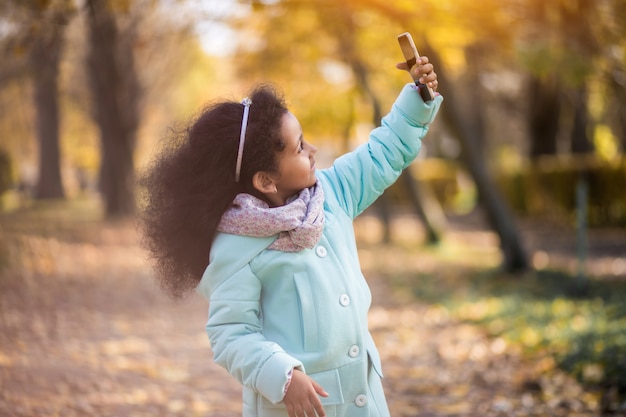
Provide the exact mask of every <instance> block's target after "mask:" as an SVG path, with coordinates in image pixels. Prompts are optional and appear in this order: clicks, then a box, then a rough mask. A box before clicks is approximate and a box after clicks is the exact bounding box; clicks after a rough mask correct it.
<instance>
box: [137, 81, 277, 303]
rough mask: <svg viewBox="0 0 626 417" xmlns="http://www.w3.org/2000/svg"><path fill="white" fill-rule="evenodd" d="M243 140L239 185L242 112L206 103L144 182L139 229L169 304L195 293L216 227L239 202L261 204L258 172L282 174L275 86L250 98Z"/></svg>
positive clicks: (234, 105)
mask: <svg viewBox="0 0 626 417" xmlns="http://www.w3.org/2000/svg"><path fill="white" fill-rule="evenodd" d="M249 97H250V99H251V100H252V106H251V107H250V113H249V118H248V127H247V131H246V141H245V146H244V151H243V162H242V167H241V175H240V179H239V182H235V165H236V160H237V150H238V145H239V136H240V133H241V123H242V117H243V109H244V106H243V105H242V104H241V103H239V102H236V101H219V102H215V103H212V104H209V105H208V106H207V107H205V108H204V109H203V110H202V111H201V112H200V114H199V115H198V116H197V117H195V118H193V119H192V120H190V121H189V122H188V123H187V124H186V125H185V126H183V128H182V129H181V128H179V129H172V130H170V133H169V135H168V138H167V139H168V140H167V141H166V144H165V147H164V149H163V150H162V151H161V152H160V153H159V154H158V155H157V156H156V158H155V159H154V160H153V161H152V163H151V164H150V165H149V166H148V168H147V169H146V171H145V172H144V173H143V175H142V176H141V180H140V184H141V185H142V186H143V187H145V193H143V195H144V202H143V204H142V206H143V210H142V213H141V219H140V228H141V231H142V234H143V244H144V246H145V247H146V248H147V249H148V251H149V253H150V256H151V258H152V259H153V260H154V263H155V269H156V272H157V277H158V280H159V283H160V284H161V287H162V289H163V290H164V291H165V292H166V293H167V294H169V295H170V296H171V297H172V298H181V297H182V296H183V295H185V294H187V293H189V292H190V291H191V290H193V289H194V288H195V287H196V286H197V284H198V282H199V281H200V279H201V278H202V273H203V272H204V269H205V268H206V266H207V265H208V263H209V253H210V250H211V245H212V243H213V240H214V238H215V235H216V233H217V226H218V224H219V222H220V219H221V218H222V215H223V214H224V212H225V211H226V209H227V208H228V207H229V206H230V205H231V203H232V201H233V199H234V198H235V196H236V195H237V194H239V193H242V192H245V193H250V194H253V195H256V196H258V197H260V198H263V196H262V195H259V193H258V192H257V191H256V190H255V189H254V187H253V186H252V177H253V175H254V174H255V173H256V172H258V171H268V172H277V170H278V155H279V153H280V152H282V150H283V149H284V148H285V143H284V140H283V137H282V135H281V132H280V129H281V126H282V116H283V115H284V114H285V113H286V112H287V111H288V110H287V107H286V104H285V101H284V98H283V96H282V94H280V93H279V92H278V90H277V89H276V88H275V87H273V86H271V85H267V84H264V85H259V86H257V87H255V88H254V89H253V90H252V91H251V93H250V95H249Z"/></svg>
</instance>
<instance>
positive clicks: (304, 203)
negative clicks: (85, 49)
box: [217, 183, 324, 252]
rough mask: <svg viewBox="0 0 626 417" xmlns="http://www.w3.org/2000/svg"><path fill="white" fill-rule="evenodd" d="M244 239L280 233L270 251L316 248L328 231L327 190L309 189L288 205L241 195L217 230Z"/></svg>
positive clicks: (295, 197) (226, 213)
mask: <svg viewBox="0 0 626 417" xmlns="http://www.w3.org/2000/svg"><path fill="white" fill-rule="evenodd" d="M217 230H219V231H220V232H225V233H231V234H236V235H243V236H254V237H269V236H273V235H275V234H278V235H279V236H278V239H277V240H275V241H274V242H273V243H272V244H271V245H270V246H269V247H268V249H273V250H279V251H283V252H298V251H301V250H302V249H305V248H312V247H314V246H315V245H316V244H317V242H318V241H319V240H320V237H321V236H322V232H323V231H324V191H323V190H322V186H321V185H320V184H319V183H316V184H315V185H314V186H313V187H311V188H305V189H304V190H302V191H301V192H300V194H298V195H296V196H294V197H291V198H290V199H289V200H287V203H286V204H285V205H284V206H280V207H269V205H268V204H267V203H266V202H265V201H263V200H260V199H258V198H256V197H254V196H252V195H250V194H244V193H242V194H238V195H237V196H236V197H235V199H234V200H233V205H232V206H231V207H230V208H229V209H228V210H226V212H225V213H224V215H223V216H222V220H221V222H220V224H219V226H218V228H217Z"/></svg>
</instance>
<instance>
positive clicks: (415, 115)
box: [318, 84, 443, 218]
mask: <svg viewBox="0 0 626 417" xmlns="http://www.w3.org/2000/svg"><path fill="white" fill-rule="evenodd" d="M442 101H443V97H442V96H441V95H437V96H436V97H435V99H434V100H432V101H430V102H428V103H424V101H423V100H422V99H421V97H420V94H419V92H418V91H416V89H415V85H412V84H407V85H406V86H405V87H404V88H403V89H402V91H401V92H400V95H399V96H398V98H397V99H396V101H395V103H394V104H393V106H392V109H391V111H390V112H389V114H387V115H386V116H385V117H383V119H382V121H381V126H380V127H378V128H376V129H374V130H372V132H371V133H370V138H369V141H368V142H367V143H366V144H363V145H361V146H359V147H358V148H357V149H355V150H354V151H353V152H350V153H348V154H345V155H343V156H342V157H340V158H338V159H337V160H336V161H335V163H334V164H333V166H332V167H330V168H328V169H325V170H321V171H320V172H319V173H318V176H319V177H320V179H322V180H323V183H326V184H327V185H328V186H327V187H325V189H324V192H325V193H326V194H328V193H331V194H334V195H335V198H336V199H337V201H338V202H339V204H340V205H341V206H342V208H343V209H344V210H345V211H346V213H348V215H350V216H351V217H353V218H354V217H356V216H357V215H359V214H360V213H361V212H363V210H365V209H366V208H367V207H368V206H369V205H370V204H372V203H373V202H374V201H375V200H376V199H377V198H378V197H379V196H380V195H381V194H382V193H383V191H384V190H385V189H386V188H387V187H389V186H390V185H391V184H393V183H394V182H395V181H396V180H397V179H398V177H399V176H400V174H401V173H402V170H404V169H405V168H406V167H407V166H408V165H409V164H410V163H411V162H412V161H413V160H414V159H415V158H416V157H417V154H418V153H419V150H420V148H421V143H422V138H423V137H424V136H425V135H426V133H427V132H428V128H429V125H430V123H431V122H432V121H433V120H434V118H435V116H436V114H437V112H438V110H439V107H440V106H441V102H442Z"/></svg>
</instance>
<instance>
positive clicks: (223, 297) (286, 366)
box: [203, 265, 302, 404]
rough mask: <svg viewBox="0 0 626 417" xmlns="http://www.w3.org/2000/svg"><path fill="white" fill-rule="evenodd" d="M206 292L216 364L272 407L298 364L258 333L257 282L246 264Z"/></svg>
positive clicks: (280, 398)
mask: <svg viewBox="0 0 626 417" xmlns="http://www.w3.org/2000/svg"><path fill="white" fill-rule="evenodd" d="M207 287H208V288H205V289H206V290H208V294H203V295H207V296H208V298H209V319H208V321H207V325H206V331H207V334H208V336H209V339H210V341H211V347H212V349H213V353H214V360H215V362H216V363H218V364H219V365H221V366H222V367H224V368H225V369H226V370H227V371H228V372H229V373H230V374H231V375H233V376H234V377H235V378H236V379H237V380H238V381H239V382H240V383H241V384H243V385H244V386H246V387H249V388H251V389H252V390H254V391H256V392H258V393H259V394H261V395H263V396H264V397H266V398H267V399H268V400H269V401H271V402H272V403H274V404H276V403H279V402H280V401H282V400H283V397H284V390H285V385H286V383H287V381H288V378H289V373H290V372H291V370H292V369H293V368H297V367H299V368H302V363H301V362H300V361H298V360H297V359H295V358H293V357H292V356H291V355H289V354H287V353H286V352H285V351H284V350H283V349H282V348H281V347H280V346H279V345H278V344H276V343H274V342H271V341H269V340H267V339H266V338H265V337H264V336H263V333H262V331H261V312H260V301H259V300H260V297H261V283H260V281H259V280H258V279H257V277H256V276H255V275H254V273H253V272H252V270H251V269H250V267H249V266H248V265H246V266H244V267H243V268H242V269H240V270H239V271H237V272H236V273H235V274H233V275H231V276H229V277H226V278H224V279H222V280H220V281H219V282H213V283H211V284H210V285H208V286H207Z"/></svg>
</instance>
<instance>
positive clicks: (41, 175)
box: [0, 0, 74, 199]
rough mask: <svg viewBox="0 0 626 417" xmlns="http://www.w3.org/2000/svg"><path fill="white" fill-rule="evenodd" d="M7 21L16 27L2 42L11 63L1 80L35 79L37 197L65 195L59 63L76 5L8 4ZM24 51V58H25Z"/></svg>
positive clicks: (64, 2) (65, 1) (60, 2)
mask: <svg viewBox="0 0 626 417" xmlns="http://www.w3.org/2000/svg"><path fill="white" fill-rule="evenodd" d="M4 7H5V8H6V9H7V11H10V12H11V13H10V14H8V16H9V17H8V19H7V20H8V22H7V23H10V24H12V25H14V26H15V27H17V30H15V31H14V32H13V33H11V34H10V35H9V36H8V37H7V38H6V39H5V40H4V47H3V49H5V50H7V51H6V52H7V53H6V54H4V56H5V57H7V62H8V65H7V66H6V67H5V69H4V71H3V74H2V75H1V77H0V78H1V79H4V80H11V79H15V78H17V77H19V76H21V71H20V69H22V70H26V72H27V73H28V74H29V76H30V78H31V79H32V81H33V102H34V104H35V115H36V117H35V119H36V120H35V126H36V129H35V133H36V137H37V142H38V145H39V172H38V180H37V184H36V186H35V194H34V196H35V198H40V199H44V198H62V197H64V192H63V185H62V180H61V155H60V146H59V135H60V133H59V132H60V129H59V123H60V116H59V85H58V83H59V63H60V60H61V55H62V52H63V44H64V30H65V26H66V24H67V22H68V20H69V19H70V18H71V16H72V15H73V12H74V8H73V6H72V2H71V1H69V0H58V1H54V2H37V1H26V2H17V1H12V2H8V3H6V4H4ZM20 50H25V51H26V53H25V55H26V56H27V57H28V59H26V60H22V59H21V55H22V54H21V53H15V51H20Z"/></svg>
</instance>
